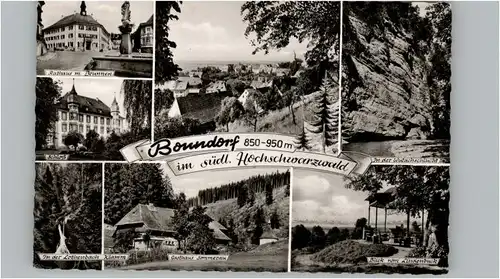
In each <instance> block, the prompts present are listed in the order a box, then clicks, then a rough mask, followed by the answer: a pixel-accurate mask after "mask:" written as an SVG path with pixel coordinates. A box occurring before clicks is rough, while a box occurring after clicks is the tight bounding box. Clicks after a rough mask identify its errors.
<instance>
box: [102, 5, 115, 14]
mask: <svg viewBox="0 0 500 279" xmlns="http://www.w3.org/2000/svg"><path fill="white" fill-rule="evenodd" d="M97 10H99V11H103V12H107V13H114V12H118V7H113V6H110V5H107V4H101V5H99V6H97Z"/></svg>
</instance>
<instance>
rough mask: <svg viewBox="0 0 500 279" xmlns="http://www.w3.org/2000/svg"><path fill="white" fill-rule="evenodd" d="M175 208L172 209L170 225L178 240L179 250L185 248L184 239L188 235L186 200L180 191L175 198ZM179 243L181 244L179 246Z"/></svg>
mask: <svg viewBox="0 0 500 279" xmlns="http://www.w3.org/2000/svg"><path fill="white" fill-rule="evenodd" d="M176 203H177V209H176V210H174V216H173V217H172V225H173V227H174V230H175V239H176V240H177V241H178V242H179V250H181V249H182V250H183V251H184V249H185V248H186V247H185V246H186V244H185V240H186V238H187V237H188V236H189V233H190V229H189V219H188V218H189V206H188V204H187V202H186V195H185V194H184V193H180V194H179V197H178V198H177V202H176ZM181 244H183V245H182V246H181Z"/></svg>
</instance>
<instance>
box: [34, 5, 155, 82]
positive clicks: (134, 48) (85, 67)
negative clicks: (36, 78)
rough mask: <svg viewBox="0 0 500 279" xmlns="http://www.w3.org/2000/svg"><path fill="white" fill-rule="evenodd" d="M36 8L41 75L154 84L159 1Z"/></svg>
mask: <svg viewBox="0 0 500 279" xmlns="http://www.w3.org/2000/svg"><path fill="white" fill-rule="evenodd" d="M37 2H38V7H37V10H38V19H37V34H36V38H37V49H36V50H37V75H45V76H92V77H129V78H149V79H152V77H153V76H152V73H153V49H154V47H153V44H154V36H153V33H154V31H153V30H154V28H153V13H154V1H37Z"/></svg>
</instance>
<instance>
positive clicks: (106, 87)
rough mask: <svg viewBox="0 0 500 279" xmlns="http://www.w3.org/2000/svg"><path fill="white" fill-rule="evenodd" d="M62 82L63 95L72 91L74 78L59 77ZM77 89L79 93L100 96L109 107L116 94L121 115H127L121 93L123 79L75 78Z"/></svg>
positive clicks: (58, 79)
mask: <svg viewBox="0 0 500 279" xmlns="http://www.w3.org/2000/svg"><path fill="white" fill-rule="evenodd" d="M55 80H57V81H60V82H61V87H62V92H61V96H64V94H66V93H68V92H69V91H71V87H72V86H73V79H72V78H57V79H55ZM74 80H75V90H76V93H77V94H78V95H81V96H85V97H90V98H99V100H101V101H102V102H103V103H105V104H106V105H107V106H108V107H111V103H112V102H113V98H114V96H115V94H116V101H117V102H118V106H119V108H120V115H122V116H124V117H126V113H125V108H124V106H123V97H124V96H123V94H121V91H120V90H121V86H122V82H123V80H121V79H99V78H92V79H83V78H75V79H74Z"/></svg>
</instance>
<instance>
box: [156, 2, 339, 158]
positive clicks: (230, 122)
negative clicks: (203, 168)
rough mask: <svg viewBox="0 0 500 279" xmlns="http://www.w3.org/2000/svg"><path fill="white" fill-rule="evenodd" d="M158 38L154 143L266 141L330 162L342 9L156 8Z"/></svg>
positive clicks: (317, 5) (303, 5)
mask: <svg viewBox="0 0 500 279" xmlns="http://www.w3.org/2000/svg"><path fill="white" fill-rule="evenodd" d="M220 11H225V12H224V13H225V16H221V14H220ZM318 11H321V13H320V14H318ZM156 32H157V34H156V37H157V38H159V39H158V40H157V41H156V52H155V64H156V68H155V128H154V129H155V131H154V138H155V139H162V138H177V137H184V136H193V135H201V134H207V133H273V134H282V135H287V136H291V137H292V138H294V137H296V138H297V141H299V142H300V144H298V148H300V149H304V150H311V151H316V152H322V153H327V154H333V155H336V154H337V152H338V150H339V140H338V139H339V125H340V124H339V109H340V107H339V85H338V83H339V78H338V77H339V52H340V33H339V32H340V2H338V1H329V2H321V1H313V2H299V1H297V2H286V3H285V2H280V3H271V2H252V1H248V2H244V1H230V2H226V1H224V2H220V1H219V2H217V1H188V2H182V3H179V2H172V1H167V2H157V3H156Z"/></svg>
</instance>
